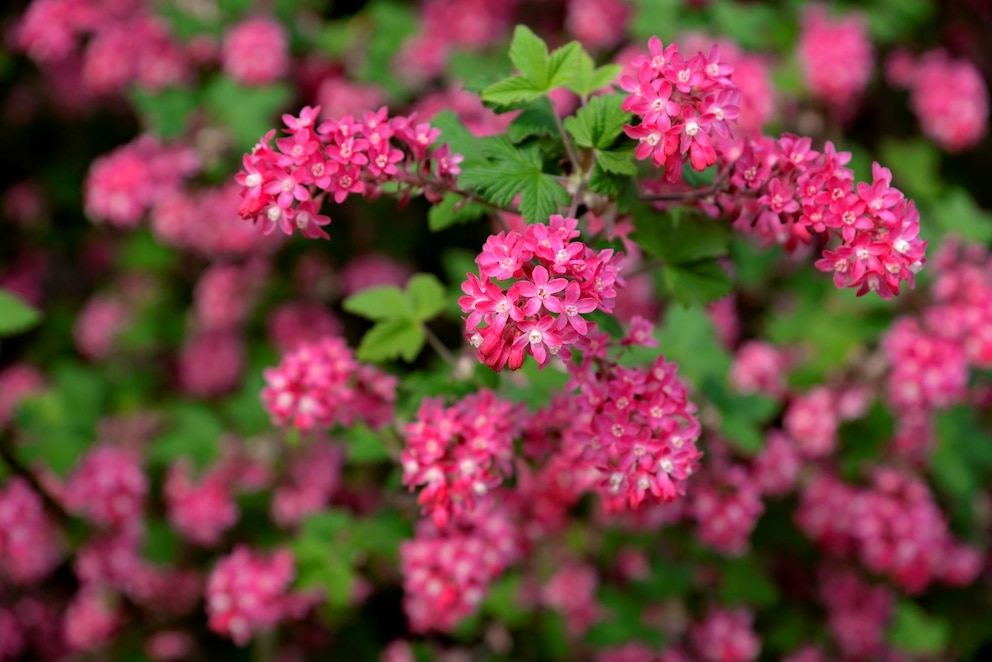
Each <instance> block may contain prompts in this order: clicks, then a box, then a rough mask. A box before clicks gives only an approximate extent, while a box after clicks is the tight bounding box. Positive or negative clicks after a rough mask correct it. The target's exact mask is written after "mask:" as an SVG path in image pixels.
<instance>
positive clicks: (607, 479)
mask: <svg viewBox="0 0 992 662" xmlns="http://www.w3.org/2000/svg"><path fill="white" fill-rule="evenodd" d="M603 335H605V334H601V333H596V334H595V335H594V336H592V337H590V338H589V339H588V341H587V343H586V344H585V345H584V346H583V347H582V349H583V352H584V354H583V361H582V363H581V365H579V364H575V365H572V366H570V373H571V380H570V382H569V388H570V389H577V390H578V395H577V396H576V398H575V408H576V412H575V414H576V415H575V418H574V420H573V422H572V430H571V435H570V444H569V446H570V448H569V449H566V450H568V451H569V452H572V453H575V454H577V455H578V456H579V457H580V458H581V460H582V462H583V463H584V464H587V465H588V466H590V467H591V468H594V469H595V470H596V472H597V473H598V476H599V480H598V481H597V485H596V491H597V492H599V494H600V495H601V496H602V497H603V500H604V502H605V504H606V506H607V508H608V509H610V510H626V509H628V508H629V509H637V508H640V507H641V506H642V505H649V504H657V503H664V502H667V501H672V500H673V499H675V498H676V496H678V495H679V494H682V493H683V492H684V490H685V481H686V479H688V478H689V476H691V475H692V474H693V473H694V472H695V470H696V468H697V463H698V461H699V458H700V457H701V456H702V453H700V452H699V451H698V450H697V449H696V441H697V440H698V439H699V435H700V431H701V426H700V424H699V420H698V419H697V418H696V406H695V405H694V404H693V403H692V402H690V401H689V397H688V392H687V390H686V386H685V384H684V383H683V382H682V381H681V380H680V379H679V378H678V377H677V375H676V372H677V370H678V366H676V365H675V364H674V363H670V362H668V361H666V360H665V358H664V357H663V356H659V357H658V358H657V359H655V360H654V362H653V363H652V364H651V365H650V366H646V367H640V366H637V367H626V366H621V365H616V364H614V363H612V362H610V361H609V360H608V359H607V355H606V352H607V344H606V342H605V338H604V337H602V336H603Z"/></svg>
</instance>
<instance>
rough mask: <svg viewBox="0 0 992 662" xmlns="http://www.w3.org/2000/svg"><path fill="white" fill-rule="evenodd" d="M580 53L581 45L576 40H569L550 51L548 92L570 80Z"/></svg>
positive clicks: (581, 52)
mask: <svg viewBox="0 0 992 662" xmlns="http://www.w3.org/2000/svg"><path fill="white" fill-rule="evenodd" d="M582 54H583V51H582V46H580V45H579V42H577V41H572V42H569V43H567V44H565V45H564V46H561V47H559V48H556V49H555V50H554V51H553V52H552V53H551V59H550V62H549V64H548V83H547V88H548V91H549V92H550V91H551V90H554V89H557V88H559V87H564V86H566V85H568V84H569V83H570V82H572V79H573V78H575V72H576V70H577V69H578V68H579V59H580V57H581V56H582Z"/></svg>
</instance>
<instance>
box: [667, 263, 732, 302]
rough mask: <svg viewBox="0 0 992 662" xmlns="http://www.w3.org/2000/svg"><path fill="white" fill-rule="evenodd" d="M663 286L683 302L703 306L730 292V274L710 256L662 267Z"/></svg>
mask: <svg viewBox="0 0 992 662" xmlns="http://www.w3.org/2000/svg"><path fill="white" fill-rule="evenodd" d="M662 274H663V276H664V282H665V287H666V289H667V290H668V293H669V294H671V295H672V296H674V297H675V298H676V299H677V300H678V301H679V302H680V303H682V304H683V305H686V306H688V305H691V304H699V305H706V304H708V303H712V302H713V301H716V300H717V299H719V298H721V297H724V296H726V295H728V294H730V293H731V291H733V289H734V285H733V283H731V282H730V276H728V275H727V272H726V270H725V269H724V268H723V267H722V266H721V265H720V263H719V262H718V261H717V260H715V259H713V258H703V259H701V260H695V261H693V262H682V263H679V264H671V265H668V266H666V267H664V268H663V270H662Z"/></svg>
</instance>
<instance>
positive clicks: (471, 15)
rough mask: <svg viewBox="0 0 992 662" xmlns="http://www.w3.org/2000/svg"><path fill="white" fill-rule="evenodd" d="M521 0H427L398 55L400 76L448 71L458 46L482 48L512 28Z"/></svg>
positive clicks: (428, 75)
mask: <svg viewBox="0 0 992 662" xmlns="http://www.w3.org/2000/svg"><path fill="white" fill-rule="evenodd" d="M518 5H519V0H504V1H503V2H489V1H488V0H425V2H423V3H422V6H421V10H420V25H419V26H418V29H417V32H416V34H415V35H414V36H413V37H411V38H410V39H408V40H407V41H406V42H405V43H404V44H403V46H402V48H401V49H400V51H399V53H398V54H397V55H396V57H395V59H394V63H393V65H394V67H395V69H396V73H397V75H398V76H400V77H402V78H404V79H411V80H414V81H417V82H423V81H425V80H426V79H430V78H434V77H436V76H440V75H442V74H444V73H445V65H447V63H448V59H449V58H450V57H451V55H452V53H453V52H454V51H455V50H456V49H458V48H462V49H471V50H479V49H481V48H484V47H485V46H488V45H490V44H492V43H494V42H495V41H497V40H498V39H499V38H500V37H502V36H503V35H504V34H506V32H507V31H508V30H509V29H510V25H511V22H512V19H513V15H514V12H515V11H516V9H517V7H518Z"/></svg>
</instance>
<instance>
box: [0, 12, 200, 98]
mask: <svg viewBox="0 0 992 662" xmlns="http://www.w3.org/2000/svg"><path fill="white" fill-rule="evenodd" d="M84 42H85V44H84ZM14 43H15V45H16V46H17V47H18V48H20V49H21V50H23V51H25V52H26V53H28V54H29V55H30V56H31V57H32V58H33V59H34V60H36V61H37V62H38V63H39V64H41V65H43V66H46V67H64V66H66V65H67V64H68V63H72V62H75V61H76V60H81V63H82V72H81V74H82V75H81V80H82V82H83V83H84V85H85V86H86V89H87V90H89V91H90V92H95V93H99V94H107V93H112V92H121V91H123V90H124V89H125V87H126V86H127V85H128V84H130V83H132V82H138V83H140V84H141V85H142V86H144V87H146V88H149V89H154V90H158V89H163V88H165V87H168V86H170V85H175V84H177V83H181V82H183V81H184V80H186V79H187V78H188V77H189V74H190V62H189V61H188V58H187V57H186V54H185V53H184V52H183V50H182V48H181V47H180V46H179V44H178V43H177V42H176V41H175V40H174V38H173V37H172V35H171V30H170V29H169V26H168V24H167V23H166V22H165V21H163V20H162V19H161V18H160V17H158V16H155V15H153V14H151V13H150V12H149V7H148V6H147V5H146V3H144V2H140V1H137V0H125V1H124V2H107V1H105V0H38V1H36V2H32V3H31V5H30V6H29V8H28V10H27V12H25V14H24V16H23V18H22V19H21V21H20V23H19V24H18V25H17V28H16V30H15V35H14ZM80 51H81V52H80Z"/></svg>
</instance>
